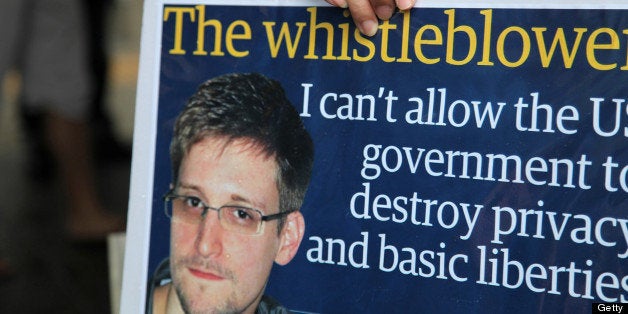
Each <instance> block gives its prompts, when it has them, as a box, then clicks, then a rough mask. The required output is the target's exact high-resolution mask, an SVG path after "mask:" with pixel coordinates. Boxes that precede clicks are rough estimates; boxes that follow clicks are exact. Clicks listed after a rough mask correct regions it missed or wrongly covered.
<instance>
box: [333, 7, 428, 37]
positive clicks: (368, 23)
mask: <svg viewBox="0 0 628 314" xmlns="http://www.w3.org/2000/svg"><path fill="white" fill-rule="evenodd" d="M325 1H327V2H328V3H329V4H332V5H335V6H337V7H341V8H349V11H350V12H351V17H353V21H354V22H355V24H356V25H357V27H358V29H359V30H360V32H362V33H363V34H365V35H367V36H373V35H375V33H377V25H378V18H379V19H381V20H388V19H389V18H390V17H391V16H392V14H393V13H394V12H395V7H397V8H399V9H400V10H407V9H410V8H412V7H413V6H414V2H415V1H416V0H325Z"/></svg>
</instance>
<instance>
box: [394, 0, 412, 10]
mask: <svg viewBox="0 0 628 314" xmlns="http://www.w3.org/2000/svg"><path fill="white" fill-rule="evenodd" d="M415 2H416V0H397V7H398V8H399V10H408V9H411V8H412V7H413V6H414V3H415Z"/></svg>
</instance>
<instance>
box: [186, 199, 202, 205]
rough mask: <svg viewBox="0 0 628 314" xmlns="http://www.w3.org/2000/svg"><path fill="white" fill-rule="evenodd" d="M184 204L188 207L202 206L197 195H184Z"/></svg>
mask: <svg viewBox="0 0 628 314" xmlns="http://www.w3.org/2000/svg"><path fill="white" fill-rule="evenodd" d="M185 205H186V206H189V207H203V206H204V205H203V202H201V200H200V199H199V198H198V197H186V198H185Z"/></svg>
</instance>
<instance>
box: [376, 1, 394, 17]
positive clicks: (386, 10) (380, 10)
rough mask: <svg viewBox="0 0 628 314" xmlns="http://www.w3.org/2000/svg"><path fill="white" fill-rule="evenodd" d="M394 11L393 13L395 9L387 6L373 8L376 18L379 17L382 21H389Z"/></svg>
mask: <svg viewBox="0 0 628 314" xmlns="http://www.w3.org/2000/svg"><path fill="white" fill-rule="evenodd" d="M394 11H395V8H393V7H391V6H389V5H380V6H378V7H376V8H375V14H377V17H379V18H380V19H382V20H387V19H389V18H390V17H391V16H392V15H393V13H394Z"/></svg>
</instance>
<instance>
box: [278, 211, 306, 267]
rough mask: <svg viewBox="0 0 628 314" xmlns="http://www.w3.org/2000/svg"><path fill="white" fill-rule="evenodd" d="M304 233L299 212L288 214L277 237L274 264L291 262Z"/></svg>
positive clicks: (303, 224) (303, 222) (303, 225)
mask: <svg viewBox="0 0 628 314" xmlns="http://www.w3.org/2000/svg"><path fill="white" fill-rule="evenodd" d="M304 233H305V220H304V219H303V215H302V214H301V212H300V211H296V212H292V213H290V214H288V216H287V217H286V221H285V222H284V225H283V228H282V229H281V234H280V235H279V250H278V251H277V256H275V263H277V264H279V265H286V264H288V263H289V262H290V261H291V260H292V258H293V257H294V255H296V254H297V250H298V249H299V245H300V244H301V240H303V234H304Z"/></svg>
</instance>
